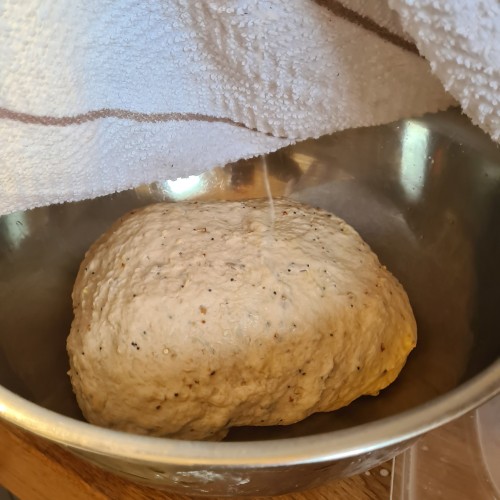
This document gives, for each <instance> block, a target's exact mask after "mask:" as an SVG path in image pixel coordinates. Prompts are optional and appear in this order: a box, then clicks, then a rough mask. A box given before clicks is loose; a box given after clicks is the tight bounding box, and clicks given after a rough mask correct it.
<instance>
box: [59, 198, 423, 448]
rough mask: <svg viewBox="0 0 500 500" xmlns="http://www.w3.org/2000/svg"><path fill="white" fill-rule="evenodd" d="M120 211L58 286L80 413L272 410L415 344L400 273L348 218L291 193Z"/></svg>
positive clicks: (239, 415)
mask: <svg viewBox="0 0 500 500" xmlns="http://www.w3.org/2000/svg"><path fill="white" fill-rule="evenodd" d="M274 207H275V218H274V222H273V220H272V217H271V213H270V209H269V203H268V202H267V200H250V201H245V202H213V203H201V202H200V203H196V202H187V203H160V204H155V205H150V206H148V207H146V208H143V209H139V210H136V211H134V212H131V213H130V214H128V215H126V216H124V217H122V218H121V219H120V220H119V221H117V222H116V223H115V224H114V225H113V226H112V227H111V228H110V230H109V231H108V232H107V233H106V234H104V235H103V236H101V237H100V238H99V239H98V240H97V241H96V242H95V243H94V244H93V245H92V247H91V248H90V249H89V251H88V252H87V254H86V256H85V258H84V260H83V262H82V264H81V267H80V270H79V273H78V276H77V279H76V282H75V286H74V289H73V309H74V320H73V323H72V326H71V332H70V335H69V337H68V342H67V349H68V354H69V360H70V371H69V374H70V377H71V382H72V385H73V390H74V392H75V394H76V397H77V400H78V404H79V405H80V408H81V409H82V411H83V414H84V416H85V417H86V419H87V420H88V421H90V422H91V423H94V424H97V425H100V426H106V427H111V428H115V429H120V430H125V431H129V432H133V433H140V434H151V435H157V436H168V437H174V438H180V439H195V440H198V439H220V438H222V437H223V436H224V435H225V433H226V432H227V430H228V429H229V428H230V427H232V426H242V425H256V426H260V425H285V424H292V423H295V422H297V421H299V420H302V419H304V418H306V417H307V416H309V415H311V414H312V413H315V412H326V411H332V410H335V409H337V408H340V407H342V406H345V405H348V404H349V403H350V402H351V401H353V400H354V399H356V398H358V397H360V396H362V395H376V394H377V393H378V392H379V391H380V390H381V389H383V388H384V387H386V386H387V385H389V384H390V383H392V382H393V381H394V380H395V378H396V377H397V376H398V374H399V372H400V371H401V369H402V368H403V366H404V364H405V362H406V358H407V356H408V354H409V353H410V351H411V350H412V349H413V348H414V347H415V345H416V323H415V319H414V316H413V312H412V310H411V306H410V304H409V301H408V297H407V295H406V293H405V291H404V290H403V288H402V286H401V285H400V284H399V282H398V281H397V280H396V278H394V277H393V276H392V274H391V273H390V272H389V271H387V270H386V268H385V267H384V266H382V265H381V264H380V263H379V260H378V258H377V256H376V255H375V254H374V253H373V252H372V251H371V249H370V248H369V246H368V245H367V244H366V243H364V242H363V240H362V239H361V238H360V236H359V235H358V233H357V232H356V231H355V230H354V229H353V228H352V227H350V226H349V225H348V224H347V223H345V222H344V221H342V220H341V219H339V218H337V217H335V216H334V215H332V214H330V213H328V212H325V211H323V210H319V209H313V208H311V207H308V206H305V205H302V204H299V203H296V202H294V201H291V200H285V199H278V200H275V201H274Z"/></svg>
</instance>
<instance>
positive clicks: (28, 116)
mask: <svg viewBox="0 0 500 500" xmlns="http://www.w3.org/2000/svg"><path fill="white" fill-rule="evenodd" d="M372 1H373V3H372ZM390 2H391V6H392V7H394V8H396V9H397V10H398V11H400V12H401V14H402V16H401V21H400V20H399V18H398V17H397V16H395V14H394V13H393V12H391V11H390V10H389V9H388V7H387V4H385V3H384V1H383V0H371V1H370V2H366V4H367V5H368V4H369V5H370V7H369V8H365V9H363V2H359V1H355V0H351V1H349V0H342V1H335V0H324V1H313V0H260V1H253V2H249V1H242V0H226V1H222V0H211V1H210V0H205V1H202V0H200V1H191V0H143V1H141V2H137V1H136V0H120V1H117V0H72V1H71V2H68V1H67V0H52V1H51V2H44V1H43V0H22V1H18V0H0V213H8V212H12V211H15V210H21V209H26V208H32V207H35V206H41V205H47V204H50V203H59V202H63V201H74V200H80V199H84V198H89V197H95V196H100V195H104V194H107V193H111V192H115V191H119V190H123V189H126V188H129V187H133V186H137V185H139V184H141V183H144V182H151V181H154V180H160V179H173V178H177V177H181V176H187V175H192V174H197V173H200V172H202V171H203V170H206V169H208V168H212V167H213V166H215V165H221V164H224V163H227V162H230V161H233V160H236V159H239V158H245V157H250V156H254V155H257V154H262V153H265V152H269V151H273V150H276V149H278V148H280V147H283V146H285V145H287V144H290V143H293V142H295V141H297V140H301V139H305V138H308V137H318V136H320V135H322V134H325V133H330V132H334V131H337V130H343V129H345V128H349V127H359V126H367V125H377V124H381V123H386V122H389V121H392V120H395V119H398V118H401V117H407V116H415V115H420V114H423V113H425V112H433V111H438V110H441V109H445V108H446V107H448V106H449V105H451V104H453V103H454V102H455V100H454V99H453V97H452V95H450V94H448V93H447V92H446V91H445V90H444V88H443V86H442V84H441V83H440V81H439V79H438V78H436V77H435V76H434V75H433V74H432V71H431V68H430V66H429V63H428V62H427V61H426V60H425V59H424V58H423V57H421V56H420V55H419V53H418V51H417V49H416V47H415V46H414V45H413V44H412V40H415V41H416V44H417V47H418V48H419V49H420V50H421V51H422V53H423V54H424V55H425V56H426V57H428V59H429V60H430V61H431V63H432V64H433V65H434V66H433V67H434V71H435V73H436V74H437V75H438V76H440V77H441V78H442V80H443V82H445V86H447V88H449V90H450V92H451V94H453V95H454V96H455V97H457V98H458V99H459V100H461V99H462V98H463V97H464V96H465V101H464V108H465V109H466V111H468V112H470V114H471V117H472V118H473V119H474V120H475V121H476V122H477V123H478V124H480V125H481V126H483V127H484V128H485V130H487V131H488V132H489V133H490V134H491V135H492V136H493V137H494V138H495V139H497V140H498V138H499V132H500V126H499V123H498V87H497V86H496V85H498V80H499V78H498V72H499V66H500V65H499V64H498V50H499V46H500V43H499V40H498V38H499V35H498V31H499V13H498V3H497V0H482V1H481V0H478V1H475V2H474V1H468V0H454V1H452V0H434V1H430V0H429V1H425V0H414V1H411V0H407V1H403V0H401V1H396V0H390ZM459 4H460V6H461V7H462V8H463V9H465V10H466V11H467V12H469V14H470V15H469V16H466V15H463V13H462V11H460V9H459ZM474 9H476V10H477V15H473V14H474V12H475V10H474ZM417 14H418V15H417ZM412 16H413V17H414V19H415V23H414V24H412ZM485 19H486V20H485ZM467 21H469V22H470V23H469V24H468V25H466V24H464V23H466V22H467ZM453 22H455V24H453ZM401 26H403V27H404V28H405V30H406V31H407V33H408V34H404V33H403V32H402V31H401ZM464 26H466V28H467V29H465V28H464ZM477 26H481V27H482V29H483V32H481V33H477V32H476V31H475V27H477ZM454 28H457V31H456V32H455V31H453V30H454ZM484 30H487V33H485V32H484ZM495 37H496V38H495ZM488 40H489V42H488ZM495 40H496V41H495ZM469 42H470V43H469ZM433 48H435V51H434V52H433ZM476 52H478V53H476ZM457 54H458V55H460V57H458V58H456V57H455V56H457ZM454 57H455V60H454V59H453V58H454ZM477 68H480V69H481V72H482V73H481V75H479V76H478V77H477V78H476V79H474V78H475V76H476V73H475V71H476V69H477ZM456 75H458V76H456ZM464 77H466V78H464ZM472 77H474V78H472ZM471 78H472V79H471ZM476 94H477V95H476ZM488 106H489V107H488Z"/></svg>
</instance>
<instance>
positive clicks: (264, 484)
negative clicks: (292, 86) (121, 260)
mask: <svg viewBox="0 0 500 500" xmlns="http://www.w3.org/2000/svg"><path fill="white" fill-rule="evenodd" d="M267 165H268V169H269V175H270V181H271V187H272V190H273V192H274V194H286V195H290V196H293V197H295V198H297V199H300V200H302V201H305V202H309V203H310V204H312V205H316V206H320V207H323V208H325V209H327V210H331V211H333V212H335V213H337V214H338V215H340V216H342V217H343V218H345V219H346V220H347V221H348V222H349V223H351V224H352V225H353V226H354V227H355V228H357V229H358V231H359V232H360V233H361V235H362V236H363V237H364V238H365V240H366V241H367V242H368V243H370V245H371V246H372V248H373V249H374V250H375V251H376V253H377V254H378V255H379V256H380V259H381V260H382V262H383V263H385V264H386V265H387V266H388V268H389V269H390V270H391V271H392V272H393V273H394V274H395V275H396V276H397V277H398V278H399V279H400V281H401V282H402V283H403V285H404V286H405V288H406V290H407V291H408V295H409V297H410V300H411V302H412V305H413V308H414V311H415V315H416V318H417V323H418V329H419V341H418V346H417V349H416V350H415V351H414V352H413V353H412V355H411V356H410V359H409V360H408V363H407V365H406V367H405V369H404V370H403V372H402V374H401V376H400V378H399V379H398V380H397V381H396V382H395V383H394V384H393V385H392V386H391V387H389V388H388V389H387V390H385V391H383V393H382V394H381V395H380V396H378V397H376V398H373V397H365V398H361V399H360V400H358V401H356V402H355V403H353V404H352V405H350V406H349V407H347V408H345V409H342V410H340V411H337V412H334V413H328V414H321V415H314V416H312V417H310V418H309V419H307V420H305V421H304V422H302V423H299V424H296V425H293V426H289V427H270V428H241V429H235V430H234V431H232V432H231V433H230V435H229V437H228V439H227V441H226V442H222V443H212V442H187V441H177V440H169V439H161V438H151V437H143V436H136V435H130V434H126V433H121V432H117V431H112V430H108V429H102V428H98V427H95V426H92V425H89V424H87V423H85V422H83V421H82V417H81V414H80V412H79V410H78V408H77V406H76V403H75V399H74V397H73V394H72V391H71V387H70V383H69V379H68V377H67V375H66V371H67V369H68V362H67V357H66V351H65V340H66V336H67V334H68V331H69V327H70V322H71V316H72V313H71V300H70V293H71V288H72V284H73V280H74V278H75V274H76V271H77V267H78V264H79V262H80V261H81V259H82V257H83V254H84V252H85V250H86V249H87V248H88V246H89V245H90V244H91V242H92V241H94V240H95V239H96V238H97V236H99V234H101V233H102V232H103V231H105V230H106V228H107V227H108V226H109V225H110V224H111V222H112V221H114V220H115V219H116V218H118V217H119V216H120V215H122V214H123V213H124V212H126V211H128V210H130V209H132V208H133V207H137V206H140V205H145V204H148V203H151V202H155V201H158V200H164V199H168V200H178V199H183V198H194V197H197V198H200V199H214V198H220V199H228V198H230V199H237V198H250V197H256V196H264V193H265V191H264V186H263V176H262V160H261V159H256V160H252V161H245V162H239V163H238V164H235V165H229V166H226V167H224V168H217V169H215V170H213V171H211V172H208V173H206V174H204V175H202V176H199V177H190V178H188V179H182V180H177V181H174V182H172V181H167V182H164V183H157V184H154V185H151V186H144V187H141V188H138V189H136V190H132V191H127V192H124V193H120V194H116V195H112V196H107V197H104V198H99V199H95V200H89V201H85V202H81V203H68V204H64V205H58V206H51V207H47V208H40V209H36V210H31V211H27V212H20V213H15V214H11V215H8V216H4V217H1V218H0V383H1V384H2V385H3V387H0V416H2V417H3V418H5V419H6V420H8V421H10V422H12V423H14V424H17V425H18V426H20V427H22V428H24V429H26V430H28V431H31V432H32V433H34V434H37V435H40V436H43V437H45V438H48V439H50V440H52V441H54V442H56V443H59V444H61V445H64V446H66V447H68V448H69V449H71V450H72V451H74V452H75V453H77V454H79V455H81V456H83V457H85V458H87V459H88V460H91V461H92V462H94V463H97V464H100V465H101V466H103V467H105V468H107V469H109V470H112V471H115V472H118V473H120V474H122V475H125V476H127V477H129V478H130V479H133V480H135V481H139V482H143V483H146V484H149V485H152V486H156V487H161V488H166V489H169V490H172V491H178V492H182V493H192V494H212V495H236V494H280V493H284V492H288V491H291V490H295V489H300V488H305V487H309V486H314V485H318V484H320V483H323V482H324V481H326V480H329V479H332V478H339V477H342V476H346V475H352V474H357V473H360V472H363V471H364V470H366V469H368V468H370V467H373V466H375V465H376V464H378V463H380V462H382V461H385V460H387V459H388V458H390V457H391V456H393V455H394V454H396V453H397V452H399V451H401V450H403V449H404V448H405V447H407V446H408V445H409V444H411V443H412V441H413V440H414V439H415V438H416V437H417V436H418V435H419V434H422V433H424V432H426V431H428V430H430V429H432V428H434V427H436V426H438V425H441V424H443V423H445V422H447V421H449V420H451V419H453V418H456V417H458V416H460V415H462V414H464V413H465V412H467V411H468V410H470V409H472V408H473V407H475V406H477V405H479V404H481V403H482V402H484V401H486V400H487V399H488V398H490V397H491V396H493V395H494V394H495V393H497V392H499V389H500V361H498V355H499V353H500V315H499V314H498V303H499V300H500V150H499V148H498V147H496V146H495V145H494V144H492V143H491V142H490V141H489V140H488V138H487V137H485V135H484V134H482V133H481V132H480V131H479V130H477V129H476V128H475V127H473V126H472V125H471V124H470V123H469V122H468V121H467V120H466V119H465V118H464V117H463V116H461V115H460V114H459V113H458V112H456V111H451V112H447V113H442V114H438V115H433V116H427V117H424V118H422V119H415V120H407V121H402V122H398V123H394V124H390V125H387V126H381V127H373V128H363V129H358V130H350V131H346V132H342V133H339V134H335V135H332V136H329V137H323V138H321V139H318V140H310V141H306V142H303V143H300V144H297V145H296V146H293V147H289V148H287V149H286V150H284V151H281V152H278V153H275V154H271V155H269V156H268V157H267ZM319 355H320V353H318V356H319Z"/></svg>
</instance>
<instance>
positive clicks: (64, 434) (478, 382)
mask: <svg viewBox="0 0 500 500" xmlns="http://www.w3.org/2000/svg"><path fill="white" fill-rule="evenodd" d="M497 394H500V359H497V360H496V361H494V362H493V363H492V364H491V365H490V366H489V367H487V368H486V369H484V370H483V371H482V372H480V373H479V374H478V375H476V376H474V377H473V378H471V379H470V380H468V381H467V382H464V383H462V384H461V385H459V386H458V387H456V388H454V389H452V390H451V391H449V392H448V393H446V394H443V395H441V396H438V397H436V398H435V399H432V400H430V401H428V402H426V403H424V404H421V405H418V406H416V407H415V408H412V409H409V410H405V411H404V412H401V413H399V414H396V415H393V416H390V417H386V418H383V419H380V420H377V421H374V422H369V423H366V424H362V425H358V426H354V427H351V428H348V429H342V430H338V431H332V432H326V433H320V434H315V435H312V436H301V437H292V438H282V439H275V440H268V441H244V442H242V441H235V442H207V441H183V440H177V439H169V438H161V437H151V436H141V435H134V434H130V433H126V432H122V431H117V430H112V429H105V428H102V427H98V426H95V425H92V424H89V423H87V422H83V421H80V420H76V419H74V418H71V417H67V416H64V415H61V414H59V413H56V412H54V411H52V410H49V409H46V408H43V407H41V406H38V405H37V404H35V403H32V402H30V401H28V400H26V399H24V398H22V397H21V396H18V395H17V394H15V393H13V392H11V391H10V390H8V389H6V388H5V387H3V386H1V385H0V418H3V419H5V420H6V421H8V422H10V423H11V424H14V425H16V426H18V427H20V428H22V429H24V430H26V431H29V432H31V433H33V434H35V435H38V436H41V437H43V438H46V439H48V440H50V441H53V442H55V443H57V444H60V445H65V446H67V447H70V448H74V449H77V450H80V451H84V452H90V453H93V454H97V455H104V456H108V457H113V458H117V459H127V460H133V461H135V462H147V463H151V464H163V465H170V466H176V467H189V468H193V467H198V468H200V467H210V468H212V469H213V468H214V467H221V468H222V467H224V468H227V467H232V468H243V469H248V468H260V467H278V466H290V465H296V464H299V463H300V464H304V463H319V462H327V461H333V460H340V459H345V458H349V457H353V456H356V455H360V454H363V453H370V452H373V451H375V450H377V449H381V448H385V447H387V446H391V445H396V444H398V443H401V442H404V441H407V440H410V439H412V438H415V437H418V436H419V435H421V434H423V433H425V432H428V431H430V430H432V429H434V428H436V427H439V426H441V425H443V424H445V423H447V422H449V421H451V420H454V419H455V418H458V417H460V416H462V415H464V414H465V413H467V412H469V411H471V410H473V409H474V408H476V407H478V406H480V405H481V404H483V403H485V402H486V401H488V400H489V399H491V398H492V397H494V396H495V395H497Z"/></svg>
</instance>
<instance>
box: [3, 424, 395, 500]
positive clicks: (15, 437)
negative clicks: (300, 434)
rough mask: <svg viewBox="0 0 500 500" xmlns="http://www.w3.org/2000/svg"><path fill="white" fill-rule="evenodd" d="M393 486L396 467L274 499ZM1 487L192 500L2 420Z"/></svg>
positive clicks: (373, 495)
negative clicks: (90, 460)
mask: <svg viewBox="0 0 500 500" xmlns="http://www.w3.org/2000/svg"><path fill="white" fill-rule="evenodd" d="M390 483H391V463H387V464H385V465H384V466H383V467H379V468H376V469H373V470H372V471H371V472H369V473H365V474H362V475H360V476H355V477H352V478H348V479H344V480H342V481H337V482H332V483H330V484H328V485H325V486H322V487H320V488H315V489H313V490H309V491H306V492H301V493H292V494H289V495H284V496H280V497H274V498H276V499H279V500H337V499H339V500H347V499H348V500H388V499H389V497H390ZM0 484H1V485H2V486H4V487H5V488H7V489H8V490H10V491H11V492H12V493H13V494H14V495H16V496H18V497H19V498H20V499H21V500H93V499H98V500H105V499H106V500H108V499H109V500H122V499H123V500H129V499H130V500H145V499H148V500H155V499H158V500H191V497H188V496H185V495H177V494H171V493H166V492H162V491H158V490H154V489H151V488H147V487H144V486H138V485H136V484H134V483H132V482H130V481H127V480H126V479H122V478H120V477H118V476H115V475H114V474H111V473H109V472H105V471H103V470H101V469H99V468H97V467H95V466H93V465H91V464H89V463H87V462H85V461H83V460H81V459H79V458H77V457H75V456H74V455H73V454H71V453H69V452H68V451H66V450H64V449H63V448H60V447H59V446H56V445H54V444H51V443H49V442H48V441H46V440H43V439H39V438H36V437H34V436H31V435H28V434H26V433H25V432H23V431H21V430H19V429H17V428H14V427H12V426H11V425H8V424H7V423H5V422H2V421H1V420H0ZM247 498H248V497H247ZM267 498H268V499H269V497H267ZM271 498H272V497H271ZM212 500H214V498H213V499H212ZM253 500H257V497H253Z"/></svg>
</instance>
